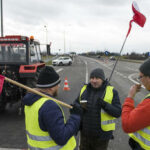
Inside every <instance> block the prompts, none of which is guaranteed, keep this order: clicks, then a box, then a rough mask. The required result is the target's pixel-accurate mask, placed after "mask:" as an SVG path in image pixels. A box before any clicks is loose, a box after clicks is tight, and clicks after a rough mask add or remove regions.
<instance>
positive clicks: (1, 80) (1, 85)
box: [0, 75, 5, 94]
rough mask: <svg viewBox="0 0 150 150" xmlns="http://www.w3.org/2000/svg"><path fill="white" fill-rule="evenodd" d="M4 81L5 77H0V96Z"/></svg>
mask: <svg viewBox="0 0 150 150" xmlns="http://www.w3.org/2000/svg"><path fill="white" fill-rule="evenodd" d="M4 80H5V77H4V76H2V75H0V94H1V92H2V89H3V84H4Z"/></svg>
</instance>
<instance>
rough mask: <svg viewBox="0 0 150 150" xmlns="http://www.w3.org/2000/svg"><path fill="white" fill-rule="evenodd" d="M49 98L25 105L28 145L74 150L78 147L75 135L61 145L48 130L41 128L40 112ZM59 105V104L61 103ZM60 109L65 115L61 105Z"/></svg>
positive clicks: (33, 148) (33, 149) (35, 149)
mask: <svg viewBox="0 0 150 150" xmlns="http://www.w3.org/2000/svg"><path fill="white" fill-rule="evenodd" d="M48 100H49V99H48V98H40V99H39V100H37V101H36V102H35V103H33V104H32V105H31V106H25V122H26V135H27V143H28V147H29V149H31V150H73V149H74V148H75V147H76V141H75V138H74V137H73V136H72V137H71V138H70V139H69V140H68V142H67V144H66V145H64V146H59V145H57V144H56V143H55V141H54V140H53V139H52V138H51V136H50V135H49V133H48V132H45V131H43V130H41V129H40V126H39V121H38V117H39V116H38V112H39V109H40V108H41V107H42V105H43V104H44V103H45V102H46V101H48ZM57 105H58V106H59V104H57ZM59 107H60V106H59ZM60 109H61V111H62V114H63V116H64V113H63V110H62V108H61V107H60ZM64 123H65V117H64Z"/></svg>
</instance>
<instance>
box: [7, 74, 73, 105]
mask: <svg viewBox="0 0 150 150" xmlns="http://www.w3.org/2000/svg"><path fill="white" fill-rule="evenodd" d="M5 80H6V81H8V82H10V83H12V84H15V85H17V86H19V87H21V88H24V89H26V90H27V91H29V92H32V93H35V94H37V95H40V96H43V97H47V98H50V99H51V100H53V101H55V102H57V103H58V104H60V105H62V106H65V107H68V108H72V106H71V105H69V104H66V103H64V102H62V101H60V100H57V99H55V98H53V97H50V96H47V95H46V94H43V93H41V92H39V91H36V90H34V89H32V88H30V87H28V86H25V85H23V84H21V83H19V82H17V81H14V80H12V79H10V78H7V77H5Z"/></svg>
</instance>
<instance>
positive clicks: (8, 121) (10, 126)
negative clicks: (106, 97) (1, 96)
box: [0, 56, 147, 150]
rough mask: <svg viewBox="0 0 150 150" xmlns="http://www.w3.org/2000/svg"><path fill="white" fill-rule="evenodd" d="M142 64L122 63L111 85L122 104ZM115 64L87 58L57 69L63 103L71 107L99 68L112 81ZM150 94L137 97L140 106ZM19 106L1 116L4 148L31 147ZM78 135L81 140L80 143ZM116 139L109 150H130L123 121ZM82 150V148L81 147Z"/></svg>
mask: <svg viewBox="0 0 150 150" xmlns="http://www.w3.org/2000/svg"><path fill="white" fill-rule="evenodd" d="M139 65H140V64H138V63H131V62H122V61H119V62H118V64H117V66H116V69H115V72H114V74H113V76H112V78H111V81H110V83H111V84H112V85H113V86H114V87H115V89H116V90H118V92H119V96H120V99H121V103H122V104H123V101H124V98H125V97H126V96H127V93H128V90H129V88H130V86H131V85H132V84H134V83H136V82H138V80H137V76H138V67H139ZM113 66H114V61H110V60H101V59H93V58H88V57H83V56H76V57H75V59H74V62H73V64H72V65H71V66H55V70H56V71H57V72H58V73H59V75H60V76H61V84H60V89H59V96H58V97H57V98H58V99H59V100H62V101H64V102H66V103H68V104H71V103H72V102H73V101H74V100H75V99H76V97H77V96H78V94H79V92H80V88H81V87H82V86H83V85H84V83H87V82H88V81H89V75H90V72H91V71H92V70H93V69H94V68H97V67H101V68H102V69H104V72H105V75H106V77H107V78H109V76H110V74H111V71H112V68H113ZM65 77H67V79H68V85H69V88H70V91H63V86H64V80H65ZM145 94H147V92H146V90H145V89H142V90H141V92H140V93H138V94H137V96H136V97H135V99H136V104H138V103H139V102H140V100H141V99H142V98H143V97H144V95H145ZM18 106H19V104H16V105H13V106H9V105H8V106H7V109H6V111H5V113H4V114H0V148H16V149H24V148H27V144H26V136H25V125H24V114H22V115H19V114H18ZM63 109H64V112H65V115H66V118H68V117H69V109H68V108H65V107H63ZM78 137H79V136H77V140H79V138H78ZM114 137H115V138H114V140H111V141H110V143H109V149H108V150H130V148H129V146H128V135H127V134H126V133H124V132H123V130H122V128H121V120H120V118H119V119H118V121H117V126H116V131H115V132H114ZM77 149H78V148H77Z"/></svg>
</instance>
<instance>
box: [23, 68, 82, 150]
mask: <svg viewBox="0 0 150 150" xmlns="http://www.w3.org/2000/svg"><path fill="white" fill-rule="evenodd" d="M59 83H60V78H59V75H58V74H57V72H56V71H55V70H54V69H53V68H52V67H50V66H46V67H44V68H43V69H42V70H41V72H40V75H39V77H38V81H37V85H36V87H37V88H36V90H37V91H39V92H41V93H45V94H46V95H48V96H51V97H56V96H57V92H58V88H59ZM22 102H23V104H24V105H25V125H26V135H27V144H28V148H29V149H31V150H42V149H43V150H54V149H55V150H60V149H61V150H74V149H75V147H76V140H75V137H74V135H76V134H77V132H78V130H79V127H80V121H81V115H82V108H81V107H80V106H79V105H78V106H77V105H73V106H72V107H73V108H72V109H70V113H71V115H70V117H69V119H68V120H67V121H66V120H65V116H64V112H63V109H62V107H61V106H60V105H59V104H58V103H57V102H55V101H53V100H52V99H51V98H47V97H42V96H40V95H37V94H35V93H27V94H26V95H25V97H24V98H23V100H22Z"/></svg>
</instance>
